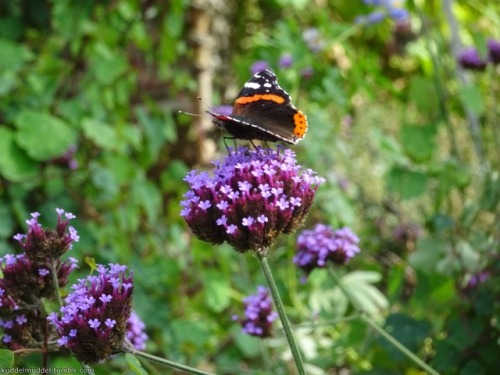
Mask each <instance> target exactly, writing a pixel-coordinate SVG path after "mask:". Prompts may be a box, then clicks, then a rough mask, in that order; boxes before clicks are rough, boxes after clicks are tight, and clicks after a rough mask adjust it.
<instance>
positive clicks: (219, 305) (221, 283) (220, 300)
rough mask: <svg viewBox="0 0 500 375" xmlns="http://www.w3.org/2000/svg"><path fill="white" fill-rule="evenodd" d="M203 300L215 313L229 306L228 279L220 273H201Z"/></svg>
mask: <svg viewBox="0 0 500 375" xmlns="http://www.w3.org/2000/svg"><path fill="white" fill-rule="evenodd" d="M203 284H204V285H205V300H206V302H207V305H208V306H209V307H210V308H211V309H212V310H213V311H215V312H221V311H222V310H224V309H225V308H227V307H228V306H229V302H230V301H231V298H230V290H231V286H230V283H229V280H228V278H227V277H226V276H225V275H224V274H222V273H221V272H218V271H215V270H207V271H205V272H203Z"/></svg>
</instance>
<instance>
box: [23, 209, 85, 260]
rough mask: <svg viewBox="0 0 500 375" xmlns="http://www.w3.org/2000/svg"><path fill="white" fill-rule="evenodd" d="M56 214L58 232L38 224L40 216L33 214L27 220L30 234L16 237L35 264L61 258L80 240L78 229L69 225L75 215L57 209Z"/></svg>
mask: <svg viewBox="0 0 500 375" xmlns="http://www.w3.org/2000/svg"><path fill="white" fill-rule="evenodd" d="M56 212H57V226H56V230H52V229H43V228H42V225H41V224H40V223H38V218H39V217H40V214H39V213H38V212H33V213H32V214H31V219H29V220H26V224H28V233H27V234H16V235H15V236H14V239H16V240H17V241H18V242H19V244H20V246H21V248H22V249H23V251H24V252H25V253H26V256H27V257H28V258H30V259H31V260H33V261H35V262H39V261H42V262H44V261H46V259H47V258H53V259H56V258H59V257H60V256H61V255H63V254H64V253H66V252H67V251H68V250H70V249H71V248H72V247H73V242H78V241H79V240H80V237H79V236H78V233H77V231H76V229H75V228H73V227H72V226H70V225H69V221H70V220H71V219H74V218H75V215H73V214H72V213H70V212H65V211H64V210H63V209H61V208H56Z"/></svg>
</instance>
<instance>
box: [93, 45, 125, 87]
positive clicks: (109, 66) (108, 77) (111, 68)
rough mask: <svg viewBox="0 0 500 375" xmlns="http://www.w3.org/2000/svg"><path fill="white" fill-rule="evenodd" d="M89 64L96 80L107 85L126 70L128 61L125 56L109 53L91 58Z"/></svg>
mask: <svg viewBox="0 0 500 375" xmlns="http://www.w3.org/2000/svg"><path fill="white" fill-rule="evenodd" d="M100 54H102V53H100ZM91 66H92V71H93V73H94V76H95V77H96V79H97V82H99V83H101V84H103V85H109V84H111V83H113V81H115V80H116V79H117V78H118V77H120V76H121V75H122V74H124V73H125V72H126V71H127V69H128V62H127V58H126V57H125V56H122V55H113V54H109V55H106V56H99V57H98V58H95V59H93V61H92V64H91Z"/></svg>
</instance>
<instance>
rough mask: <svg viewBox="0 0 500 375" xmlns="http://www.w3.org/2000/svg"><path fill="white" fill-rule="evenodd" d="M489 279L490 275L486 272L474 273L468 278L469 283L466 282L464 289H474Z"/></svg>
mask: <svg viewBox="0 0 500 375" xmlns="http://www.w3.org/2000/svg"><path fill="white" fill-rule="evenodd" d="M490 277H491V274H490V273H489V272H488V271H482V272H479V273H476V274H474V275H472V276H471V277H470V279H469V281H468V282H467V285H466V289H474V288H475V287H476V286H478V285H479V284H482V283H484V282H485V281H487V280H489V278H490Z"/></svg>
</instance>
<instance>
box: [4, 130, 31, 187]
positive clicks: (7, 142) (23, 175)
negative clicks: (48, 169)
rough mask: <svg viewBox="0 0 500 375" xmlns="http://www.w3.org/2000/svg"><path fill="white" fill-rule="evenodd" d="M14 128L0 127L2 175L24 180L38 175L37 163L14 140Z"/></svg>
mask: <svg viewBox="0 0 500 375" xmlns="http://www.w3.org/2000/svg"><path fill="white" fill-rule="evenodd" d="M14 138H15V134H14V132H13V131H12V130H10V129H6V128H0V175H2V176H3V177H5V178H6V179H8V180H10V181H23V180H27V179H30V178H32V177H35V176H36V173H37V169H38V168H37V163H35V162H34V161H33V160H32V159H30V158H29V157H28V156H27V155H26V153H25V152H24V150H22V149H21V148H19V146H17V144H16V143H15V142H14Z"/></svg>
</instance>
